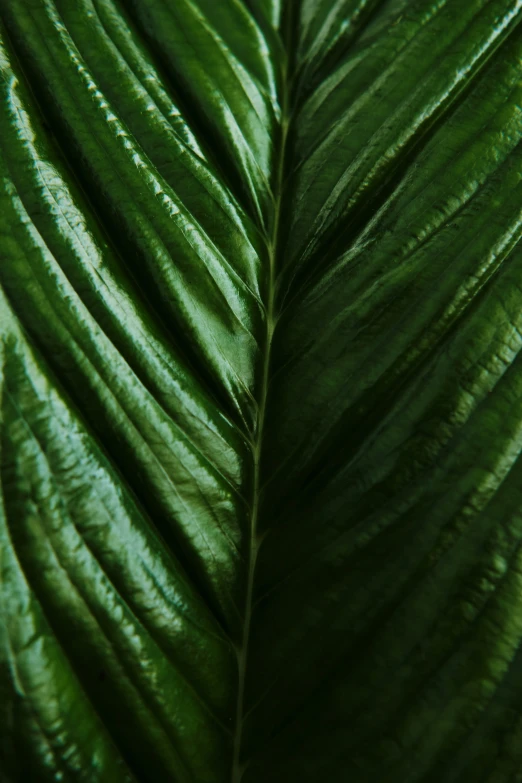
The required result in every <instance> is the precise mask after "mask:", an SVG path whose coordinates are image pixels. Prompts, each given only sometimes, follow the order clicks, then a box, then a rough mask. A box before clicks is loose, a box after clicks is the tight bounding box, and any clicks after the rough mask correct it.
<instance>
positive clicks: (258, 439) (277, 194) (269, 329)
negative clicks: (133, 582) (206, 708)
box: [231, 47, 290, 783]
mask: <svg viewBox="0 0 522 783" xmlns="http://www.w3.org/2000/svg"><path fill="white" fill-rule="evenodd" d="M288 53H289V48H288V47H287V49H286V54H287V56H286V59H285V62H284V64H283V68H282V73H281V125H280V133H281V135H280V140H279V151H278V154H277V163H276V176H275V180H274V212H273V223H272V228H271V232H270V236H269V240H268V264H269V270H268V284H267V303H266V337H265V351H264V357H263V372H262V378H261V387H260V393H259V408H258V411H259V412H258V418H257V428H256V434H255V439H254V442H253V449H252V454H253V489H252V512H251V515H250V531H249V532H250V534H249V555H248V566H247V569H248V571H247V588H246V596H245V612H244V624H243V634H242V640H241V646H240V647H239V649H238V691H237V704H236V722H235V731H234V748H233V760H232V774H231V783H240V781H241V779H242V777H243V772H244V770H245V769H246V764H241V747H242V737H243V724H244V718H245V712H244V707H245V683H246V674H247V660H248V649H249V643H250V630H251V620H252V608H253V591H254V576H255V568H256V561H257V555H258V552H259V547H260V544H261V541H262V538H263V536H262V535H259V533H258V519H259V505H260V495H261V456H262V443H263V435H264V426H265V417H266V409H267V399H268V387H269V382H270V360H271V349H272V338H273V335H274V330H275V326H276V323H277V310H276V284H277V276H276V270H277V267H278V263H277V260H278V256H279V248H280V243H281V232H280V226H281V212H282V208H283V189H284V188H283V185H284V178H285V176H284V175H285V169H286V147H287V140H288V129H289V125H290V89H289V73H288V71H289V68H288Z"/></svg>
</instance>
